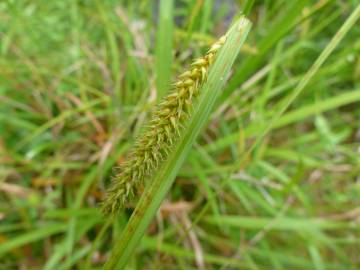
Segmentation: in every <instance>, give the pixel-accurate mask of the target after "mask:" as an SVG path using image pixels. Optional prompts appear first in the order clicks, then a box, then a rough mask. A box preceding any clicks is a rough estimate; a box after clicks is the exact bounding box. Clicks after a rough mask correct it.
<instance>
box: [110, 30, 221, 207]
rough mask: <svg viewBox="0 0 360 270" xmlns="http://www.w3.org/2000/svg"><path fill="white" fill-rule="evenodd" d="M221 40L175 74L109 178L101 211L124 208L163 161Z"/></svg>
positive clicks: (186, 115) (189, 112)
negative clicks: (145, 123) (168, 87)
mask: <svg viewBox="0 0 360 270" xmlns="http://www.w3.org/2000/svg"><path fill="white" fill-rule="evenodd" d="M225 39H226V37H225V36H223V37H222V38H220V39H219V40H218V41H217V42H216V43H215V44H213V45H212V46H211V48H210V49H209V51H208V52H207V53H206V55H205V56H204V57H201V58H198V59H196V60H195V61H194V62H193V63H192V65H191V69H190V70H188V71H186V72H184V73H182V74H181V75H180V76H178V81H177V82H176V83H175V84H174V85H173V88H174V89H173V91H172V93H170V94H169V95H168V96H166V97H164V98H163V100H162V101H161V102H160V104H159V105H158V106H157V108H156V110H155V112H154V115H153V118H152V119H151V120H150V122H149V125H148V127H147V128H146V129H145V132H143V133H142V135H141V136H140V137H139V138H138V139H137V140H136V142H135V144H134V147H133V149H132V150H131V151H130V153H129V155H128V157H127V160H126V161H125V162H124V163H123V164H122V165H121V166H120V168H119V172H118V173H117V174H116V175H115V176H114V177H113V179H112V184H111V186H110V188H109V189H108V191H107V195H106V198H105V201H104V202H103V211H104V212H105V213H116V211H117V210H119V209H121V208H124V207H125V206H126V204H127V202H129V201H130V200H131V199H132V198H133V197H134V195H135V194H136V193H138V192H139V190H140V189H142V187H143V185H144V184H145V180H146V179H149V178H150V177H151V175H152V174H153V173H154V172H155V171H156V170H157V169H158V168H159V166H160V164H161V162H162V161H164V160H166V158H167V156H168V153H169V152H170V151H171V147H172V146H173V145H174V143H175V142H176V140H177V139H178V138H179V136H180V132H181V129H183V128H184V122H185V121H186V120H187V119H188V118H189V115H190V114H191V107H192V104H193V102H194V100H193V99H194V98H196V97H197V96H198V95H199V94H201V93H200V88H201V86H202V85H203V83H204V82H205V81H206V79H207V75H208V71H209V67H210V65H211V63H212V62H213V61H214V58H215V56H216V53H217V52H218V50H219V49H220V48H221V47H222V45H223V44H224V42H225Z"/></svg>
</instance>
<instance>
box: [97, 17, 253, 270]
mask: <svg viewBox="0 0 360 270" xmlns="http://www.w3.org/2000/svg"><path fill="white" fill-rule="evenodd" d="M250 27H251V23H250V22H249V21H248V20H247V19H246V18H245V17H243V16H242V17H241V18H239V19H238V20H237V21H236V22H235V23H234V24H233V26H232V27H231V28H230V29H229V31H228V32H227V33H226V34H225V35H224V36H223V37H221V38H220V39H219V40H218V41H217V42H215V44H214V45H212V46H211V48H210V49H209V51H208V52H207V53H206V55H205V56H203V57H201V58H198V59H196V60H195V61H194V62H193V63H192V65H191V68H190V70H188V71H186V72H184V73H182V74H181V75H180V76H179V77H178V82H176V83H175V84H174V89H173V91H172V92H171V93H170V94H169V95H168V96H166V97H164V98H163V100H162V101H161V102H160V104H159V105H158V106H157V108H156V110H155V112H154V114H153V118H152V119H151V120H150V122H149V124H148V126H147V127H146V128H145V130H144V132H143V133H142V135H141V136H140V137H139V138H138V139H137V140H136V142H135V144H134V146H133V149H132V150H131V151H130V154H129V156H128V158H127V161H126V162H124V163H123V164H122V166H121V167H120V169H119V171H118V173H117V174H116V175H115V177H114V178H113V181H112V185H111V187H110V188H109V190H108V192H107V197H106V199H105V201H104V203H103V210H104V212H105V213H111V214H116V213H117V212H118V211H119V209H122V208H124V207H125V206H126V204H127V202H129V200H132V199H133V198H134V197H136V196H137V195H138V194H139V193H140V192H141V190H142V189H143V187H144V186H145V190H144V192H143V193H142V194H141V196H140V199H139V201H138V203H137V205H136V208H135V210H134V211H133V214H132V216H131V217H130V220H129V222H128V224H127V226H126V227H125V229H124V231H123V232H122V234H121V235H120V238H119V239H118V240H117V241H116V243H115V247H114V249H113V252H112V254H111V256H110V258H109V260H108V261H107V263H106V265H105V269H114V268H115V267H116V268H117V269H122V268H123V267H124V266H125V265H126V263H127V261H128V259H129V258H130V255H131V254H132V252H133V251H134V249H135V247H136V245H137V243H138V242H139V241H140V239H141V237H142V236H143V234H144V233H145V230H146V228H147V226H148V225H149V223H150V222H151V220H152V218H153V216H154V215H155V213H156V211H157V209H158V207H159V206H160V203H161V201H162V200H163V199H164V197H165V195H166V193H167V191H168V190H169V188H170V186H171V184H172V183H173V181H174V179H175V176H176V174H177V172H178V170H179V169H180V166H181V165H182V163H183V161H184V159H185V157H186V155H187V153H188V151H189V150H190V148H191V146H192V144H193V142H194V141H195V139H196V137H197V135H198V134H199V132H200V131H201V129H202V128H203V126H204V125H205V124H206V121H207V119H208V117H209V115H210V112H211V109H212V107H213V106H214V104H215V102H216V98H217V96H218V94H219V92H220V89H221V88H222V87H223V85H224V84H225V81H226V78H227V77H228V75H229V71H230V69H231V66H232V64H233V63H234V61H235V59H236V56H237V55H238V53H239V50H240V47H241V46H242V44H243V43H244V41H245V39H246V37H247V34H248V32H249V30H250Z"/></svg>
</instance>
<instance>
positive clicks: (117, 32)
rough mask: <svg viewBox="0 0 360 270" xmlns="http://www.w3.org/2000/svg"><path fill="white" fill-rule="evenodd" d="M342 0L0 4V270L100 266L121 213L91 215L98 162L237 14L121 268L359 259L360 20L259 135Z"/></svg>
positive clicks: (104, 177) (346, 9) (113, 154)
mask: <svg viewBox="0 0 360 270" xmlns="http://www.w3.org/2000/svg"><path fill="white" fill-rule="evenodd" d="M356 4H357V1H349V0H348V1H345V0H344V1H340V0H337V1H335V0H329V1H322V0H320V1H310V0H308V1H302V0H299V1H285V0H276V1H230V0H229V1H216V0H204V1H200V0H199V1H187V0H183V1H161V2H160V3H159V2H158V1H115V0H111V1H110V0H107V1H100V0H88V1H85V0H84V1H80V0H77V1H76V0H64V1H42V0H37V1H26V0H17V1H10V0H8V1H2V2H1V3H0V22H1V23H0V269H100V268H101V266H102V265H103V263H104V262H105V261H106V258H107V256H108V255H109V252H110V251H111V247H112V243H113V242H112V241H113V240H114V239H115V238H116V236H118V235H119V233H120V232H121V231H122V229H123V228H124V225H125V224H126V222H127V220H128V218H129V216H130V214H131V208H130V209H129V210H125V211H124V212H123V213H121V214H120V215H119V218H117V219H116V220H115V221H114V220H112V219H109V218H105V217H103V216H102V215H101V213H100V211H99V209H98V206H97V205H98V203H99V202H100V201H101V199H102V197H103V196H104V189H105V187H106V186H107V185H108V183H109V180H110V178H111V172H112V167H113V166H116V165H118V164H120V163H121V162H122V161H123V160H124V159H125V158H126V152H127V150H128V149H129V146H131V143H132V142H133V139H134V137H135V136H136V135H137V134H138V133H139V131H140V129H141V126H142V125H143V124H144V123H145V122H146V120H147V119H148V118H149V116H150V114H151V108H152V106H153V105H154V103H155V102H156V100H157V99H158V98H159V97H161V96H163V95H164V94H166V92H167V91H168V89H169V87H168V86H169V84H170V82H171V81H173V80H174V79H175V76H176V74H179V73H180V72H181V71H183V70H184V69H186V68H187V66H188V65H189V63H190V62H191V59H193V58H194V57H197V56H200V55H201V54H202V53H204V51H205V50H206V49H207V48H208V46H209V45H210V44H211V43H212V42H213V41H214V40H216V38H217V37H219V36H220V35H221V34H223V33H224V32H225V31H226V29H227V27H228V26H229V24H230V22H231V20H232V17H233V16H234V15H236V14H239V12H241V11H243V12H245V13H247V14H248V16H249V18H250V20H251V21H252V22H253V24H254V25H253V28H252V31H251V33H250V36H249V38H248V40H247V42H246V44H245V46H244V47H243V49H242V51H241V55H240V57H239V58H238V61H237V63H236V64H235V65H234V71H233V75H232V76H231V78H230V81H229V83H228V84H227V87H226V89H224V91H223V92H222V94H221V98H220V101H219V103H218V106H217V109H216V110H215V111H214V113H213V114H212V116H211V119H210V121H209V123H208V125H207V128H206V130H204V132H203V133H202V135H201V137H200V138H199V139H198V141H197V144H196V145H195V146H194V147H193V149H192V150H191V153H190V155H189V156H188V158H187V160H186V162H185V164H184V166H183V167H182V169H181V170H180V174H179V175H178V177H177V179H176V182H175V184H174V186H173V187H172V189H171V192H170V193H169V195H168V198H167V199H166V201H165V202H164V203H163V205H162V207H161V209H160V211H159V213H158V214H157V217H156V219H155V220H154V221H153V223H152V224H151V226H150V227H149V229H148V233H147V235H146V237H145V238H144V239H143V240H142V242H141V244H140V245H139V247H138V249H137V253H136V256H134V258H133V259H132V261H131V263H130V264H129V267H128V268H129V269H269V268H270V269H288V268H291V269H319V270H322V269H358V268H359V267H360V256H359V254H360V245H359V243H360V226H359V224H360V208H359V205H360V204H359V203H360V152H359V151H360V150H359V149H360V106H359V105H360V83H359V78H360V57H359V55H360V54H359V52H360V28H359V27H357V26H358V25H359V22H358V23H357V24H356V25H357V26H356V25H355V27H353V29H352V30H351V31H350V32H349V33H348V34H347V36H346V37H345V38H344V40H342V42H341V43H340V45H339V46H338V47H337V49H336V50H335V51H334V52H333V53H332V54H331V56H330V57H329V59H328V60H327V61H326V62H325V64H324V65H322V66H321V68H320V70H319V72H318V73H317V74H316V75H315V77H314V78H313V79H312V80H311V82H310V84H308V86H307V87H306V89H304V91H303V92H302V93H301V95H300V96H299V97H297V99H296V100H295V102H293V103H292V105H291V107H290V108H289V109H288V110H287V111H286V112H285V113H284V114H283V115H282V116H281V117H280V118H279V119H276V121H275V122H274V126H273V129H271V131H270V132H268V133H267V134H266V136H265V137H264V138H262V134H263V131H264V129H266V126H267V124H268V123H269V122H270V121H271V119H273V117H274V115H276V113H277V111H278V110H279V108H281V107H282V106H283V104H284V102H285V101H286V99H287V98H288V97H289V96H291V94H292V90H293V89H294V88H295V86H296V85H297V83H298V82H299V81H300V80H301V79H302V78H303V77H304V75H305V74H306V72H307V71H308V69H309V68H310V66H311V65H312V64H313V62H314V61H315V60H316V58H317V56H318V55H319V54H320V53H321V52H322V51H323V50H324V48H325V46H326V45H327V44H328V43H329V41H330V39H331V38H332V37H333V36H334V35H335V33H336V31H337V30H338V29H339V28H340V26H341V25H342V24H343V23H344V21H345V20H346V18H347V17H348V16H349V14H350V13H351V12H352V11H353V10H354V9H355V7H356ZM258 138H260V139H261V140H260V143H259V144H257V145H256V147H255V148H254V149H253V151H251V152H250V154H249V149H252V145H253V143H254V142H256V141H257V140H258ZM239 160H242V162H241V163H240V164H239V162H238V161H239ZM234 169H235V170H236V173H234V174H232V175H231V177H224V176H225V175H227V172H229V171H233V170H234Z"/></svg>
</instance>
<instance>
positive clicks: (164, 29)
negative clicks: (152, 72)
mask: <svg viewBox="0 0 360 270" xmlns="http://www.w3.org/2000/svg"><path fill="white" fill-rule="evenodd" d="M173 6H174V3H173V0H161V1H160V16H159V21H158V31H157V37H156V65H155V68H156V88H157V97H158V100H159V99H161V97H163V96H164V94H165V93H166V91H167V90H168V88H169V85H170V78H171V63H172V55H171V53H172V46H173V9H174V8H173Z"/></svg>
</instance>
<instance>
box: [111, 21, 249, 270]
mask: <svg viewBox="0 0 360 270" xmlns="http://www.w3.org/2000/svg"><path fill="white" fill-rule="evenodd" d="M250 27H251V23H250V22H249V21H248V20H247V19H246V18H244V17H241V18H240V19H239V20H238V21H237V22H236V23H235V24H234V25H233V27H232V28H231V29H230V31H229V33H228V38H227V40H226V42H225V44H224V46H223V48H221V49H220V52H219V54H218V55H217V57H216V60H215V62H214V64H213V66H212V67H211V68H210V71H209V77H208V80H207V81H206V83H205V84H204V85H203V87H202V89H201V93H202V94H201V95H200V98H199V101H198V103H197V104H195V106H194V113H193V114H192V117H191V118H190V119H189V121H188V122H187V127H186V128H185V129H184V132H183V133H182V134H181V136H180V138H179V140H178V143H177V144H176V145H175V146H174V148H173V151H172V152H171V153H170V155H169V158H168V159H167V160H166V161H165V162H164V163H163V164H162V166H161V167H160V169H159V170H158V172H157V173H156V174H155V175H154V177H153V179H151V184H149V185H148V186H147V187H146V189H145V191H144V193H143V194H142V196H141V198H140V201H139V202H138V204H137V206H136V208H135V210H134V212H133V214H132V216H131V218H130V220H129V222H128V224H127V226H126V228H125V230H124V231H123V233H122V235H120V238H119V239H118V240H117V241H116V243H115V247H114V249H113V252H112V254H111V256H110V258H109V260H108V261H107V263H106V265H105V269H114V268H115V267H117V269H122V268H123V267H124V266H125V265H126V263H127V262H128V260H129V258H130V256H131V255H132V253H133V251H134V250H135V248H136V245H137V244H138V243H139V241H140V239H141V238H142V236H143V234H144V233H145V230H146V228H147V226H148V225H149V223H150V222H151V220H152V218H153V217H154V215H155V213H156V211H157V209H158V207H159V206H160V203H161V201H162V200H163V199H164V197H165V196H166V193H167V191H168V190H169V188H170V186H171V184H172V183H173V181H174V179H175V176H176V174H177V172H178V170H179V169H180V166H181V165H182V163H183V161H184V159H185V157H186V155H187V153H188V152H189V150H190V149H191V146H192V144H193V142H194V141H195V139H196V137H197V135H198V134H199V132H200V131H201V129H202V128H203V127H204V125H205V124H206V121H207V120H208V117H209V115H210V113H211V110H212V108H213V106H214V103H215V101H216V98H217V97H218V95H219V92H220V89H221V88H222V87H223V85H224V84H225V80H226V78H227V76H228V75H229V71H230V68H231V66H232V64H233V63H234V61H235V58H236V56H237V55H238V53H239V50H240V47H241V46H242V44H243V43H244V41H245V39H246V37H247V34H248V32H249V30H250Z"/></svg>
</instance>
